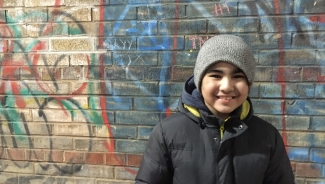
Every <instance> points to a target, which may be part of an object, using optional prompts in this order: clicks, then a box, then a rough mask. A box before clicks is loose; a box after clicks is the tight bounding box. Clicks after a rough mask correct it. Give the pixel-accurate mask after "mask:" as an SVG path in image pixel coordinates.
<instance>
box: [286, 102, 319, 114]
mask: <svg viewBox="0 0 325 184" xmlns="http://www.w3.org/2000/svg"><path fill="white" fill-rule="evenodd" d="M324 107H325V102H323V100H296V101H294V103H290V104H287V113H288V114H292V115H293V114H297V115H298V114H299V115H302V114H304V115H319V116H321V115H324V114H325V111H324Z"/></svg>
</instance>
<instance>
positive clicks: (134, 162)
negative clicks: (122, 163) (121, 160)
mask: <svg viewBox="0 0 325 184" xmlns="http://www.w3.org/2000/svg"><path fill="white" fill-rule="evenodd" d="M126 157H127V163H126V165H127V166H136V167H139V166H140V164H141V161H142V155H135V154H127V155H126Z"/></svg>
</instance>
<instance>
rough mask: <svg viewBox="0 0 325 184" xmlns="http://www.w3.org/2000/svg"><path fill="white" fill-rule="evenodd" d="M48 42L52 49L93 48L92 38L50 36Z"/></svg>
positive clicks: (73, 49) (79, 49) (82, 49)
mask: <svg viewBox="0 0 325 184" xmlns="http://www.w3.org/2000/svg"><path fill="white" fill-rule="evenodd" d="M50 42H51V50H52V51H86V50H87V51H89V50H93V49H94V48H93V40H92V38H74V39H71V38H69V39H60V38H51V40H50Z"/></svg>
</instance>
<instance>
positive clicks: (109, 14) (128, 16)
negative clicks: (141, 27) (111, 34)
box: [92, 5, 137, 21]
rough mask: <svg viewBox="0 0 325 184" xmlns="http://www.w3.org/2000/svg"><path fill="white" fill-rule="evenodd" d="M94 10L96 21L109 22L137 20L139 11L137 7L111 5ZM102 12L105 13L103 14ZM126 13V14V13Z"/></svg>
mask: <svg viewBox="0 0 325 184" xmlns="http://www.w3.org/2000/svg"><path fill="white" fill-rule="evenodd" d="M92 10H93V20H94V21H107V20H121V19H123V20H136V19H137V13H136V12H137V10H136V7H135V6H129V5H111V6H104V7H95V8H93V9H92ZM101 12H103V13H102V14H101ZM124 12H126V13H124Z"/></svg>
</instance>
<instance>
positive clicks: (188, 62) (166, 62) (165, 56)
mask: <svg viewBox="0 0 325 184" xmlns="http://www.w3.org/2000/svg"><path fill="white" fill-rule="evenodd" d="M187 39H188V38H187V37H186V38H185V40H186V42H187ZM197 54H198V51H192V50H191V51H178V52H177V51H172V52H159V56H158V65H159V66H166V67H167V66H171V65H172V66H174V65H181V66H193V67H194V65H195V62H196V57H197Z"/></svg>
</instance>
